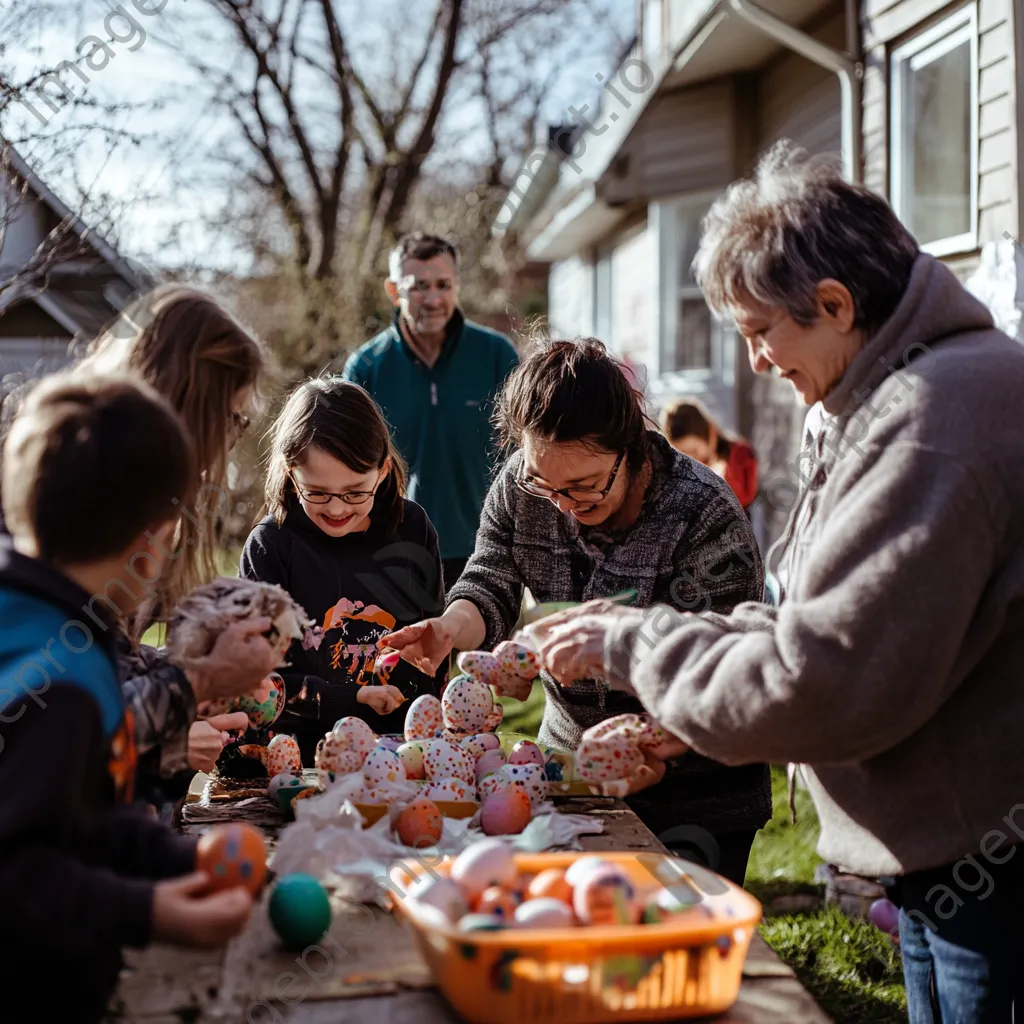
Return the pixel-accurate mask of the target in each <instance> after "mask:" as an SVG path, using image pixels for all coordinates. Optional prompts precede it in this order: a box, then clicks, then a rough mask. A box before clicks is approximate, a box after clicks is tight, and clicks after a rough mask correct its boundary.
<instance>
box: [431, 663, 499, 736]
mask: <svg viewBox="0 0 1024 1024" xmlns="http://www.w3.org/2000/svg"><path fill="white" fill-rule="evenodd" d="M441 709H442V714H443V716H444V724H445V726H446V727H447V728H449V729H456V730H458V731H460V732H474V733H476V732H491V731H493V730H490V729H487V728H485V724H486V722H487V720H488V717H489V716H490V715H491V713H492V712H493V710H494V695H493V694H492V693H491V688H490V687H489V686H487V684H486V683H482V682H480V681H479V680H478V679H473V678H471V677H470V676H456V677H455V678H454V679H453V680H451V682H449V683H448V685H447V686H446V687H445V691H444V696H443V697H442V698H441Z"/></svg>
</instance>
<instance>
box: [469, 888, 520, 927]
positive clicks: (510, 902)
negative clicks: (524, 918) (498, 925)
mask: <svg viewBox="0 0 1024 1024" xmlns="http://www.w3.org/2000/svg"><path fill="white" fill-rule="evenodd" d="M519 903H520V901H519V900H517V899H516V898H515V896H514V895H513V894H512V893H511V892H509V891H508V889H502V888H501V887H500V886H497V885H492V886H491V887H490V888H489V889H484V891H483V892H482V893H481V894H480V898H479V900H477V903H476V908H475V909H476V912H477V913H478V914H493V915H494V916H495V917H499V918H501V920H503V921H508V922H511V921H512V920H513V919H514V917H515V913H516V907H518V906H519Z"/></svg>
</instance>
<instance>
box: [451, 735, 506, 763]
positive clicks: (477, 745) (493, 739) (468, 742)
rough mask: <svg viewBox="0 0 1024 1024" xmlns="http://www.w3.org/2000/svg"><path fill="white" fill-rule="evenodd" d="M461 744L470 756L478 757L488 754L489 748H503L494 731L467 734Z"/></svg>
mask: <svg viewBox="0 0 1024 1024" xmlns="http://www.w3.org/2000/svg"><path fill="white" fill-rule="evenodd" d="M459 746H460V747H462V749H463V750H464V751H465V752H466V753H467V754H469V756H470V757H473V758H478V757H481V756H482V755H484V754H486V753H487V751H488V750H501V740H499V739H498V737H497V736H495V735H494V733H493V732H480V733H476V734H474V735H473V736H467V737H466V738H465V739H464V740H463V741H462V742H461V743H460V744H459Z"/></svg>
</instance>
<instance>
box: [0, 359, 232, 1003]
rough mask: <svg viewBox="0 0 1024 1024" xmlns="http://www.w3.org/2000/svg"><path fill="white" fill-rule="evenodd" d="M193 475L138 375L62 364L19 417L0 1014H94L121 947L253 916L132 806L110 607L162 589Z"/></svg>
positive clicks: (1, 592) (3, 784) (10, 543)
mask: <svg viewBox="0 0 1024 1024" xmlns="http://www.w3.org/2000/svg"><path fill="white" fill-rule="evenodd" d="M194 491H195V473H194V468H193V465H192V461H191V456H190V451H189V443H188V440H187V438H186V435H185V432H184V428H183V427H182V425H181V422H180V420H179V419H178V417H177V416H176V415H175V413H174V412H173V411H172V410H171V408H170V406H168V405H167V403H166V402H165V401H164V400H163V399H162V398H160V397H159V396H158V395H157V394H156V393H155V392H153V391H152V390H151V389H149V388H148V387H147V386H145V385H143V384H141V383H137V382H135V381H134V380H131V379H128V378H112V377H106V378H105V377H97V376H88V375H83V376H75V377H71V376H66V375H57V376H54V377H51V378H49V379H47V380H44V381H43V382H42V383H40V384H39V385H38V386H37V387H36V388H35V389H34V390H33V391H32V393H31V394H30V395H29V396H28V398H27V400H26V403H25V405H24V407H23V408H22V410H21V411H20V412H19V414H18V416H17V418H16V419H15V420H14V422H13V425H12V426H11V429H10V432H9V435H8V438H7V441H6V445H5V449H4V459H3V510H4V516H5V521H6V524H7V529H8V531H9V534H10V536H9V537H5V538H4V539H3V541H2V542H0V750H2V756H0V792H2V793H3V797H2V798H0V961H2V962H3V964H4V968H5V972H6V974H7V977H8V978H9V979H10V980H11V982H12V983H11V984H10V985H8V986H6V990H5V992H4V995H3V1000H2V1002H3V1010H4V1013H3V1017H4V1019H5V1020H12V1021H14V1020H19V1021H21V1020H53V1021H57V1020H67V1021H71V1020H73V1021H79V1022H82V1021H84V1022H89V1021H98V1020H99V1019H100V1018H101V1017H102V1015H103V1012H104V1009H105V1006H106V1004H107V1002H108V1000H109V998H110V996H111V994H112V992H113V991H114V988H115V986H116V984H117V979H118V975H119V973H120V969H121V947H122V946H136V947H138V946H145V945H147V944H148V943H149V942H151V941H161V942H176V943H180V944H183V945H193V946H213V945H219V944H221V943H223V942H226V941H227V940H228V939H229V938H231V937H232V936H233V935H236V934H237V933H238V932H240V931H241V930H242V928H243V927H244V925H245V922H246V921H247V919H248V916H249V911H250V909H251V906H252V899H251V897H250V895H249V894H248V892H247V891H246V890H244V889H232V890H228V891H223V892H220V893H217V894H214V895H210V896H203V895H202V892H203V890H204V889H205V887H206V886H207V884H208V882H209V879H208V878H207V877H206V876H205V875H204V874H201V873H196V870H195V864H196V848H195V840H194V839H186V838H183V837H180V836H175V835H174V834H172V833H171V831H170V830H169V829H167V828H166V827H165V826H163V825H161V824H159V823H158V822H157V821H155V820H153V819H152V818H150V817H149V816H148V815H146V814H145V813H144V812H143V811H142V810H141V809H140V808H137V807H131V806H128V804H127V802H128V801H130V800H131V789H132V783H133V781H134V776H135V733H134V725H133V723H132V721H131V713H130V712H128V711H126V708H125V703H124V697H123V695H122V692H121V686H120V683H119V681H118V674H117V654H116V649H115V646H116V638H117V636H118V625H117V618H120V617H122V616H125V615H128V614H130V613H132V612H133V611H134V610H135V608H136V606H137V604H138V603H139V602H140V601H141V600H142V599H143V598H145V597H146V596H148V594H149V593H150V592H151V590H152V584H153V583H154V582H155V581H156V580H157V579H158V578H159V576H160V572H161V569H162V567H163V565H164V562H165V558H166V554H167V552H168V550H169V548H168V545H169V544H170V542H171V538H172V536H173V534H174V530H175V526H176V522H177V513H176V510H175V504H174V502H178V501H182V502H184V499H187V498H189V496H190V495H192V494H194ZM115 616H116V617H115ZM44 694H45V696H44ZM161 879H165V880H164V881H161ZM55 972H56V973H55Z"/></svg>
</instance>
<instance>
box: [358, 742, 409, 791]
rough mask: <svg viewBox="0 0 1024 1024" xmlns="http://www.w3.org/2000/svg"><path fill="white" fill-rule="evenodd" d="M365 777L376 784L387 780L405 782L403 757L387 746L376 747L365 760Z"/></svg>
mask: <svg viewBox="0 0 1024 1024" xmlns="http://www.w3.org/2000/svg"><path fill="white" fill-rule="evenodd" d="M363 778H365V779H366V781H367V782H370V783H373V784H374V785H381V784H382V783H385V782H405V780H406V775H405V765H404V764H403V763H402V759H401V758H400V757H399V756H398V755H397V754H396V753H395V752H394V751H393V750H388V749H387V748H386V747H376V748H374V749H373V750H371V751H370V756H369V757H368V758H367V759H366V760H365V761H364V762H363Z"/></svg>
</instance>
